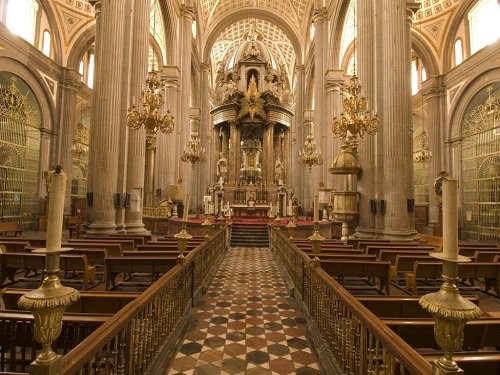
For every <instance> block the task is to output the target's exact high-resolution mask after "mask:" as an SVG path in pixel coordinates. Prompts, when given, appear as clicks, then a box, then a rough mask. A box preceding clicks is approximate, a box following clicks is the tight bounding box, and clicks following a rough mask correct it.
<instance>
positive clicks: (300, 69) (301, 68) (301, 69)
mask: <svg viewBox="0 0 500 375" xmlns="http://www.w3.org/2000/svg"><path fill="white" fill-rule="evenodd" d="M305 71H306V67H305V65H297V66H296V67H295V74H304V73H305Z"/></svg>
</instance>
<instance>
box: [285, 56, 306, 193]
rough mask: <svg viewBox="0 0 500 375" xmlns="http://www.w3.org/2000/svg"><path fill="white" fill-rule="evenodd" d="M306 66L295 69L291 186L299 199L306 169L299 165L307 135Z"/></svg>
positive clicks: (302, 191)
mask: <svg viewBox="0 0 500 375" xmlns="http://www.w3.org/2000/svg"><path fill="white" fill-rule="evenodd" d="M304 72H305V69H304V65H299V66H297V67H296V68H295V91H294V92H295V114H294V116H293V117H294V120H293V121H294V122H293V124H294V126H293V130H292V141H291V146H292V147H291V159H290V160H291V168H290V179H289V180H288V181H289V184H291V185H292V187H293V188H294V190H295V193H296V194H297V197H302V195H303V194H304V189H303V176H304V173H303V172H304V171H305V168H304V167H301V166H300V165H299V159H298V158H299V151H300V150H301V148H302V146H303V144H304V140H305V138H304V137H305V135H304Z"/></svg>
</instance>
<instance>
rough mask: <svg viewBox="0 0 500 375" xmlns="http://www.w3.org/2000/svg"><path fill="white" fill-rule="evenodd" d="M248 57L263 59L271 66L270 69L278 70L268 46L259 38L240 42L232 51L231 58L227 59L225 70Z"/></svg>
mask: <svg viewBox="0 0 500 375" xmlns="http://www.w3.org/2000/svg"><path fill="white" fill-rule="evenodd" d="M250 57H255V58H258V59H259V60H262V61H265V62H267V63H268V64H269V66H271V68H272V69H274V70H275V71H277V72H279V64H278V63H277V62H276V59H275V58H274V56H273V54H272V53H271V51H269V48H267V46H266V45H265V44H264V43H262V42H261V41H259V40H247V41H244V42H243V43H241V44H240V46H239V47H238V48H237V49H236V50H235V51H234V52H233V54H232V56H231V58H230V59H229V60H228V61H227V64H226V67H225V68H226V71H228V70H230V69H233V68H234V67H236V66H237V64H238V63H239V62H240V61H241V60H244V59H248V58H250Z"/></svg>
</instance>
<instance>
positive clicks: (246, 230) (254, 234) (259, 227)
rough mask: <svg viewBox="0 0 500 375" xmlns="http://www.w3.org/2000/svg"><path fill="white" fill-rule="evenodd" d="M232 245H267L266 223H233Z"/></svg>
mask: <svg viewBox="0 0 500 375" xmlns="http://www.w3.org/2000/svg"><path fill="white" fill-rule="evenodd" d="M231 246H233V247H237V246H238V247H269V233H268V230H267V224H264V223H263V224H251V225H249V224H233V225H232V228H231Z"/></svg>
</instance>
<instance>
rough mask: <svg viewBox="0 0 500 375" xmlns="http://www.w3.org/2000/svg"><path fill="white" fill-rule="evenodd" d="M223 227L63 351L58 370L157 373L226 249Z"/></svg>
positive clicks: (71, 371)
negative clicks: (182, 261) (79, 340)
mask: <svg viewBox="0 0 500 375" xmlns="http://www.w3.org/2000/svg"><path fill="white" fill-rule="evenodd" d="M227 239H228V234H227V228H224V229H223V230H221V231H219V232H218V233H217V234H215V235H214V236H212V237H211V238H210V239H208V240H207V241H206V242H204V243H203V244H201V245H200V246H198V247H197V248H196V249H195V250H193V251H191V252H190V253H189V254H188V255H187V256H186V258H185V261H184V263H183V264H178V265H176V266H175V267H174V268H173V269H172V270H170V271H169V272H168V273H166V274H165V275H163V277H161V278H160V279H159V280H158V281H157V282H156V283H154V284H153V285H152V286H151V287H150V288H148V289H147V290H146V291H145V292H144V293H143V294H142V295H141V296H139V297H138V298H137V299H136V300H134V301H133V302H130V303H129V304H128V305H127V306H126V307H125V308H124V309H122V310H120V311H119V312H118V313H117V314H116V315H115V316H114V317H113V318H112V319H110V320H109V321H107V322H106V323H104V324H103V325H102V326H101V327H100V328H99V329H97V330H96V331H95V332H94V333H93V334H91V335H90V336H88V337H87V338H86V339H85V340H83V341H82V342H81V343H80V344H79V345H78V346H77V347H76V348H75V349H73V350H72V351H71V352H69V353H68V354H67V355H65V356H64V357H63V359H62V363H61V374H68V375H70V374H157V373H160V372H159V369H161V368H162V367H163V370H164V369H165V367H164V366H165V364H166V363H165V362H166V361H167V360H168V356H166V355H165V352H167V351H168V350H167V349H168V348H169V347H176V346H177V345H178V342H177V341H176V340H178V339H180V338H182V335H180V334H179V333H180V330H181V329H182V327H183V326H184V325H185V322H186V315H187V312H188V310H189V308H190V307H191V306H192V304H193V302H194V300H195V298H196V297H197V296H199V295H200V294H201V293H202V291H203V290H204V288H205V287H206V286H207V284H208V282H209V279H210V277H211V275H212V273H213V272H211V271H212V269H213V266H214V265H215V264H217V263H218V262H217V261H218V260H219V259H220V258H221V257H222V256H223V253H224V250H225V249H226V247H227Z"/></svg>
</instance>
